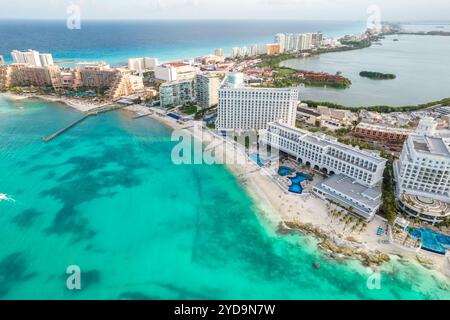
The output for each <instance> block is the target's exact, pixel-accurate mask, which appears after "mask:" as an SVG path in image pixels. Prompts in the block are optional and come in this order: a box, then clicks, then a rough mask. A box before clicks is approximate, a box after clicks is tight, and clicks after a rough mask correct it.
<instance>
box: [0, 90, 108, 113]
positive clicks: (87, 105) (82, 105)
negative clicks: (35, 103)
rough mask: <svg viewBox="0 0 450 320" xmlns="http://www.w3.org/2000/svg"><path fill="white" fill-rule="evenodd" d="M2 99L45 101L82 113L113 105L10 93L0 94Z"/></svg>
mask: <svg viewBox="0 0 450 320" xmlns="http://www.w3.org/2000/svg"><path fill="white" fill-rule="evenodd" d="M0 97H4V98H5V99H8V100H12V101H23V100H28V99H40V100H44V101H49V102H54V103H62V104H65V105H66V106H68V107H71V108H73V109H75V110H78V111H80V112H89V111H91V110H92V109H96V108H100V107H103V106H106V105H109V104H111V103H98V102H97V103H96V102H87V101H82V100H79V99H74V98H68V97H56V96H50V95H38V94H15V93H10V92H0Z"/></svg>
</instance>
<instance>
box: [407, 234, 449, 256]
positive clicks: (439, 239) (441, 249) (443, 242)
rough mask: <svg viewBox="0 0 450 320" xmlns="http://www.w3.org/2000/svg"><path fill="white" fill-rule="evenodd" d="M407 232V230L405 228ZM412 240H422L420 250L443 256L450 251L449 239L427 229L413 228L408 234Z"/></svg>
mask: <svg viewBox="0 0 450 320" xmlns="http://www.w3.org/2000/svg"><path fill="white" fill-rule="evenodd" d="M406 230H407V231H409V228H406ZM410 235H411V237H412V238H414V239H418V238H420V239H422V249H423V250H426V251H430V252H434V253H438V254H445V250H446V249H450V237H449V236H446V235H444V234H440V233H437V232H434V231H432V230H429V229H418V228H414V229H413V230H412V232H411V233H410Z"/></svg>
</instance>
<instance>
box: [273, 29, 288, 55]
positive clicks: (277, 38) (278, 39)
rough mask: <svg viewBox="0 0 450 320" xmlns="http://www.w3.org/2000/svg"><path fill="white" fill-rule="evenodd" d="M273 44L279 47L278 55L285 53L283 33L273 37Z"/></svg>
mask: <svg viewBox="0 0 450 320" xmlns="http://www.w3.org/2000/svg"><path fill="white" fill-rule="evenodd" d="M275 43H278V45H279V46H280V53H284V52H285V43H286V35H285V34H284V33H277V34H276V35H275Z"/></svg>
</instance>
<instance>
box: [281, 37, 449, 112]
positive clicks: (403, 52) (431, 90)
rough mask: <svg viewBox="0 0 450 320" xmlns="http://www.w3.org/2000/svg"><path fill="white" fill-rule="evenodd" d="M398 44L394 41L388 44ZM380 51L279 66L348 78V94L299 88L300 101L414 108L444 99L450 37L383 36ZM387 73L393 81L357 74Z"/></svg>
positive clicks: (377, 48)
mask: <svg viewBox="0 0 450 320" xmlns="http://www.w3.org/2000/svg"><path fill="white" fill-rule="evenodd" d="M394 39H399V41H393V40H394ZM381 44H382V45H376V44H374V45H372V46H371V47H370V48H365V49H361V50H355V51H346V52H335V53H327V54H322V55H318V56H313V57H310V58H306V59H294V60H289V61H285V62H283V63H282V65H283V66H286V67H290V68H294V69H299V70H311V71H323V72H328V73H331V74H335V73H336V72H338V71H340V72H342V75H343V76H345V77H348V78H350V80H351V81H352V83H353V84H352V86H351V87H350V88H348V89H334V88H313V87H302V88H301V92H300V98H301V99H302V100H315V101H329V102H334V103H338V104H343V105H348V106H354V107H360V106H372V105H392V106H403V105H416V104H419V103H426V102H431V101H437V100H441V99H443V98H448V97H450V91H449V88H450V57H449V56H448V54H446V52H450V37H444V36H414V35H401V36H387V37H386V39H385V40H382V41H381ZM364 70H366V71H374V72H381V73H392V74H395V75H396V76H397V78H396V79H394V80H382V81H376V80H371V79H367V78H363V77H360V76H359V73H360V72H361V71H364Z"/></svg>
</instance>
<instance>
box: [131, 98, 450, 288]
mask: <svg viewBox="0 0 450 320" xmlns="http://www.w3.org/2000/svg"><path fill="white" fill-rule="evenodd" d="M125 110H128V111H134V112H137V110H136V109H134V108H133V106H132V107H127V108H125ZM149 117H150V118H152V119H154V120H156V121H159V122H160V123H162V124H164V125H165V126H167V127H168V128H171V129H172V130H187V131H188V132H189V133H190V134H191V135H192V137H193V138H194V139H197V140H198V141H203V143H204V144H207V145H214V146H215V147H214V150H215V152H216V153H218V152H219V153H220V152H224V154H225V163H226V167H227V168H228V169H229V170H230V172H231V173H232V174H233V175H234V176H235V177H236V179H237V180H238V182H239V183H240V185H241V186H242V187H243V188H244V189H245V191H246V192H247V194H248V195H249V196H250V197H251V198H252V200H253V201H254V203H255V205H256V206H257V208H258V209H259V211H261V213H262V215H263V217H264V218H266V219H268V220H269V222H271V223H272V224H274V225H275V226H276V225H278V227H277V230H276V231H277V233H278V234H286V233H292V232H298V231H299V232H301V233H302V234H306V235H310V236H313V237H314V238H316V239H317V240H318V241H319V244H318V247H320V248H321V249H322V250H324V252H325V253H326V254H327V255H328V256H330V257H331V258H333V259H335V260H337V261H340V260H357V261H359V262H361V263H362V265H363V266H365V267H370V268H372V269H375V270H383V268H384V267H386V263H388V262H389V261H397V260H400V261H401V262H402V263H408V264H413V265H416V266H421V267H424V268H426V269H429V270H435V271H438V272H439V274H440V275H442V276H443V280H444V279H445V280H446V281H448V280H449V279H450V262H449V261H448V259H447V257H443V256H437V255H433V254H429V253H427V252H423V251H420V252H408V251H406V250H403V249H402V248H400V247H398V246H396V245H395V244H392V243H384V242H383V240H388V236H387V235H384V236H383V237H377V236H376V231H377V228H378V227H379V226H380V225H382V226H383V228H385V225H386V223H385V222H384V221H383V219H382V218H381V217H378V216H376V217H375V219H374V220H373V221H372V222H371V223H369V225H368V228H367V230H366V231H365V232H364V233H363V234H356V233H355V232H350V230H348V229H346V226H345V225H344V224H343V223H340V222H339V221H335V220H333V218H331V217H330V215H329V214H328V211H327V208H326V206H325V203H324V202H323V201H322V200H320V199H319V198H316V197H315V196H313V195H308V196H298V195H294V194H291V193H289V192H287V191H284V190H282V189H281V188H280V187H279V186H278V185H277V184H276V183H275V182H274V181H273V180H272V179H271V178H270V172H268V171H267V170H268V169H266V168H261V167H259V166H258V165H257V164H256V163H254V162H253V161H252V160H250V159H249V158H248V156H247V155H246V154H245V153H244V151H243V150H242V149H241V148H239V147H236V145H235V144H233V143H231V142H229V141H227V142H224V141H223V139H221V138H220V137H219V136H217V135H215V134H214V133H213V132H211V131H210V130H209V129H207V128H205V127H203V130H202V131H200V130H198V126H197V129H195V124H190V123H186V124H185V125H180V124H179V123H177V122H176V121H175V120H173V119H171V118H168V117H163V116H159V115H155V114H153V115H149ZM202 134H203V135H202ZM294 208H300V210H298V211H297V210H295V209H294ZM449 284H450V283H449ZM449 284H448V285H449ZM449 288H450V287H449Z"/></svg>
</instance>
